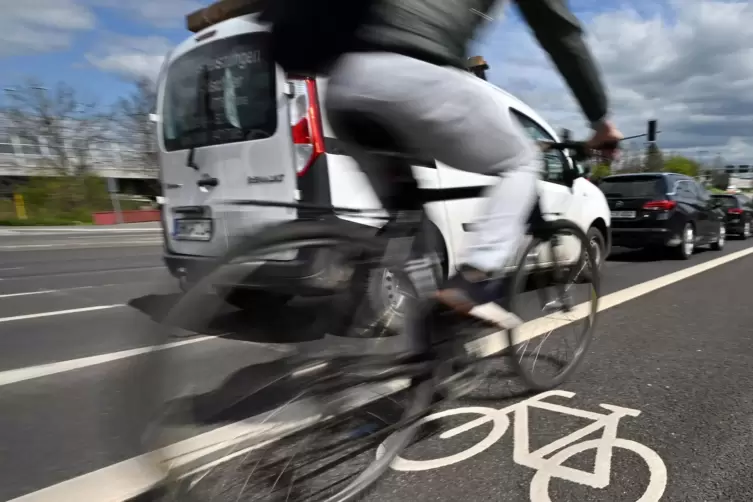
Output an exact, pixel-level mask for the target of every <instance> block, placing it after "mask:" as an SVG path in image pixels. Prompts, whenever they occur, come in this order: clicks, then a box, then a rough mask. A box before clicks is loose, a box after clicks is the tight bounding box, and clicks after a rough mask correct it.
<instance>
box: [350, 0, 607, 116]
mask: <svg viewBox="0 0 753 502" xmlns="http://www.w3.org/2000/svg"><path fill="white" fill-rule="evenodd" d="M352 1H358V0H352ZM515 3H516V5H517V6H518V9H519V10H520V12H521V14H522V15H523V18H524V19H525V20H526V22H527V23H528V25H529V26H530V27H531V29H532V31H533V33H534V35H535V36H536V38H537V39H538V41H539V43H540V44H541V46H542V47H543V48H544V50H545V51H546V52H548V53H549V56H550V57H551V59H552V61H553V62H554V64H555V66H556V67H557V68H558V69H559V71H560V73H562V76H563V77H564V78H565V80H566V81H567V83H568V85H569V86H570V89H572V91H573V94H574V95H575V97H576V99H577V100H578V102H579V103H580V105H581V108H582V109H583V112H584V113H585V115H586V117H588V119H589V120H590V121H591V123H596V122H598V121H600V120H602V119H604V118H605V117H606V115H607V112H608V107H607V97H606V93H605V91H604V86H603V84H602V82H601V78H600V76H599V71H598V68H597V66H596V64H595V62H594V59H593V56H592V55H591V52H590V51H589V49H588V47H587V46H586V44H585V42H584V40H583V29H582V27H581V25H580V22H579V21H578V19H577V18H576V17H575V16H574V15H573V13H572V12H570V9H568V7H567V4H566V3H565V0H518V1H517V2H515ZM496 4H497V0H379V1H378V2H377V7H376V8H375V12H374V14H373V16H372V18H371V20H370V21H369V22H368V23H367V24H366V25H365V26H362V27H361V29H360V30H359V32H358V39H359V47H358V49H359V50H366V51H369V50H376V51H390V52H397V53H400V54H405V55H407V56H411V57H415V58H418V59H422V60H425V61H428V62H431V63H434V64H441V65H451V66H456V67H459V68H464V67H465V61H466V59H467V58H468V56H469V54H468V48H469V45H470V43H471V41H472V40H473V37H474V35H475V34H476V32H477V30H478V28H479V27H480V26H481V25H482V24H483V23H484V22H485V21H487V20H488V19H489V13H490V12H491V9H492V8H493V7H494V6H495V5H496ZM505 49H509V48H506V47H504V48H500V50H505Z"/></svg>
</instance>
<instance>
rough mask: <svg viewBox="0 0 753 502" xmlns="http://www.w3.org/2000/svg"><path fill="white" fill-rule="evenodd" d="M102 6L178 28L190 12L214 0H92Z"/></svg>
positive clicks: (165, 26) (155, 24) (160, 26)
mask: <svg viewBox="0 0 753 502" xmlns="http://www.w3.org/2000/svg"><path fill="white" fill-rule="evenodd" d="M91 1H92V2H94V3H95V4H97V5H99V6H102V7H109V8H112V9H116V10H120V11H123V12H125V13H126V14H127V15H129V16H131V17H132V18H134V19H137V20H140V21H144V22H146V23H148V24H150V25H152V26H155V27H157V28H176V27H179V26H182V25H184V24H185V17H186V15H187V14H188V13H190V12H193V11H195V10H197V9H200V8H202V7H204V6H206V5H209V4H211V3H213V2H212V0H202V1H199V0H91Z"/></svg>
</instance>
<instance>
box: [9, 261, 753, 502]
mask: <svg viewBox="0 0 753 502" xmlns="http://www.w3.org/2000/svg"><path fill="white" fill-rule="evenodd" d="M750 254H753V247H750V248H747V249H744V250H742V251H738V252H735V253H731V254H729V255H725V256H722V257H720V258H716V259H714V260H709V261H707V262H705V263H701V264H698V265H694V266H692V267H688V268H686V269H683V270H680V271H677V272H673V273H671V274H667V275H665V276H663V277H658V278H656V279H653V280H650V281H647V282H645V283H642V284H638V285H635V286H632V287H629V288H626V289H623V290H621V291H617V292H615V293H612V294H609V295H606V296H604V297H602V298H601V301H600V305H599V311H603V310H606V309H608V308H612V307H614V306H617V305H620V304H622V303H625V302H628V301H630V300H633V299H635V298H638V297H640V296H642V295H645V294H648V293H651V292H653V291H656V290H657V289H660V288H663V287H664V286H668V285H670V284H673V283H675V282H678V281H681V280H683V279H687V278H688V277H692V276H694V275H697V274H700V273H702V272H705V271H707V270H710V269H712V268H715V267H718V266H720V265H724V264H725V263H729V262H731V261H734V260H737V259H739V258H742V257H744V256H748V255H750ZM579 308H580V306H579ZM584 310H585V309H583V308H580V310H579V311H578V315H581V316H582V317H585V316H586V315H588V313H587V312H584ZM582 317H580V318H582ZM575 320H577V319H575ZM560 322H561V323H563V324H562V326H564V325H566V324H568V323H569V322H572V321H560ZM548 323H552V321H551V320H548ZM544 328H546V329H544ZM550 329H552V327H551V324H548V325H546V326H542V325H541V324H537V323H536V320H535V321H532V322H530V323H526V324H524V325H523V327H521V329H520V330H519V332H520V335H521V336H522V337H523V338H533V337H534V336H536V335H535V333H538V334H542V333H546V332H548V331H549V330H550ZM482 340H484V342H482V343H479V341H476V342H473V344H471V345H474V346H473V347H469V349H471V348H472V349H474V350H476V351H479V352H480V353H482V354H483V353H487V354H493V353H495V352H498V351H500V350H502V349H503V348H504V345H505V344H506V343H507V335H506V334H505V333H502V332H497V333H493V334H491V335H489V336H487V337H486V338H485V339H482ZM192 341H193V340H192ZM178 343H180V342H178ZM136 350H139V349H136ZM106 356H107V355H104V356H95V357H106ZM126 357H128V356H126ZM54 364H64V363H54ZM72 369H76V368H72ZM15 371H22V370H15ZM62 371H70V370H65V369H64V370H62ZM58 373H59V371H58ZM0 376H1V374H0ZM238 424H243V422H239V423H238ZM238 424H231V425H230V426H227V427H231V426H233V425H235V426H236V427H237V425H238ZM228 430H233V429H228ZM236 430H237V429H236ZM212 432H215V431H212ZM212 432H210V433H206V434H211V433H212ZM234 435H235V436H237V435H238V434H237V432H234ZM196 438H199V439H198V440H199V441H200V443H199V444H203V443H202V442H203V441H205V440H206V438H207V436H204V435H200V436H196V437H195V438H190V439H188V440H185V441H182V442H180V443H176V444H174V445H171V446H170V447H168V448H167V449H166V450H168V451H169V450H170V448H174V447H176V446H177V445H184V444H189V445H190V444H191V443H190V441H191V440H193V439H196ZM186 441H188V443H186ZM179 449H180V448H179ZM191 451H193V450H191ZM154 458H155V457H154V456H153V454H148V455H141V456H138V457H134V458H131V459H129V460H125V461H123V462H120V463H118V464H114V465H111V466H109V467H105V468H103V469H100V470H98V471H93V472H90V473H88V474H84V475H82V476H79V477H76V478H73V479H70V480H68V481H64V482H62V483H59V484H57V485H53V486H50V487H48V488H45V489H42V490H39V491H36V492H33V493H30V494H28V495H25V496H22V497H20V498H16V499H13V500H11V501H9V502H80V501H81V500H92V501H94V500H96V501H98V502H123V501H125V500H128V499H129V498H132V497H133V496H134V495H136V494H139V493H143V492H144V491H147V490H148V489H150V488H151V487H152V486H154V485H155V484H156V483H158V482H159V481H160V480H161V476H162V472H161V470H160V469H159V468H157V467H156V465H155V463H154ZM160 460H163V461H164V458H160Z"/></svg>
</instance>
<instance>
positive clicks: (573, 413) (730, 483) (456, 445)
mask: <svg viewBox="0 0 753 502" xmlns="http://www.w3.org/2000/svg"><path fill="white" fill-rule="evenodd" d="M751 279H753V258H751V257H745V258H742V259H740V260H736V261H734V262H731V263H729V264H726V265H723V266H721V267H718V268H715V269H713V270H711V271H707V272H704V273H702V274H700V275H697V276H694V277H691V278H689V279H686V280H683V281H680V282H678V283H676V284H673V285H670V286H667V287H665V288H662V289H660V290H657V291H655V292H653V293H649V294H647V295H645V296H642V297H639V298H637V299H635V300H632V301H630V302H627V303H625V304H623V305H620V306H617V307H615V308H612V309H609V310H606V311H604V312H602V313H601V314H600V318H599V320H598V331H597V338H596V339H595V340H594V343H593V344H592V345H591V348H590V352H589V354H588V357H587V359H586V362H585V364H584V365H583V366H582V367H581V369H580V371H579V372H578V373H577V374H576V375H575V376H574V377H573V379H572V380H571V381H570V383H567V384H565V385H563V386H562V387H561V388H560V389H558V390H557V391H555V392H554V393H550V394H549V395H547V396H541V395H539V396H536V397H534V398H531V396H530V395H521V394H520V391H521V390H522V389H521V387H520V386H519V385H518V384H517V382H515V381H514V380H512V379H511V378H510V377H505V376H503V375H504V374H506V373H507V372H508V368H507V367H506V365H505V363H504V362H501V361H500V362H497V363H494V364H495V366H494V368H493V372H492V374H491V375H490V377H489V378H488V379H487V380H486V381H485V382H484V383H483V385H481V386H480V387H479V388H478V389H477V390H475V391H474V392H473V393H472V394H471V395H470V396H468V397H467V398H464V399H463V400H461V401H456V402H452V403H450V404H448V405H447V406H445V407H444V409H443V410H442V411H441V412H440V413H443V414H445V415H446V416H444V417H442V418H441V420H438V421H436V422H435V423H437V424H441V427H440V429H439V430H438V431H434V432H433V434H432V436H431V437H429V438H428V439H425V440H423V441H421V442H420V443H418V444H417V445H414V446H413V447H411V448H410V449H409V450H407V451H406V452H404V454H403V455H402V457H401V460H399V461H397V462H396V463H395V464H393V467H394V468H393V469H392V470H391V471H390V473H389V474H388V475H387V476H385V477H384V478H383V479H382V480H380V482H379V483H378V485H377V488H376V490H375V491H374V492H373V493H372V494H371V495H370V496H369V497H368V498H367V499H368V500H374V501H376V500H379V501H386V500H401V501H402V500H414V501H429V500H431V501H445V500H446V501H459V500H468V501H476V500H479V501H481V500H484V501H486V500H505V501H508V500H509V501H525V500H530V501H532V502H548V501H550V500H551V501H554V502H558V501H573V502H576V501H577V502H586V501H594V502H596V501H599V502H602V501H610V502H611V501H615V502H623V501H624V502H633V501H641V502H651V501H656V500H662V501H709V500H725V501H746V500H753V478H751V477H750V475H749V473H750V472H751V467H753V465H751V464H753V461H751V460H750V458H751V455H750V451H751V450H753V418H751V417H753V392H751V390H750V389H751V384H752V383H753V370H751V361H753V343H751V332H752V330H751V326H753V310H751V309H750V306H749V304H748V301H747V298H748V295H749V285H748V284H749V282H750V280H751ZM542 403H543V404H542ZM547 403H550V404H547ZM557 405H559V406H560V407H558V406H557ZM563 407H564V408H563ZM542 408H545V409H542ZM494 410H501V411H496V412H495V411H494ZM596 414H598V415H596ZM596 420H598V421H596ZM588 426H591V429H590V430H589V429H584V428H586V427H588ZM453 429H454V431H453ZM448 431H449V433H448ZM453 432H454V433H455V434H453ZM450 436H451V437H450Z"/></svg>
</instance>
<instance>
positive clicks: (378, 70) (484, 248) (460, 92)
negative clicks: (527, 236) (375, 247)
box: [326, 53, 541, 272]
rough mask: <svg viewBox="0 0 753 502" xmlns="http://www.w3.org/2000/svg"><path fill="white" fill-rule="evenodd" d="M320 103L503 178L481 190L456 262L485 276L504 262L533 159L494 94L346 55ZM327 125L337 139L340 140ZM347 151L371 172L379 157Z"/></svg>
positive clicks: (515, 236)
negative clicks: (375, 119) (481, 199)
mask: <svg viewBox="0 0 753 502" xmlns="http://www.w3.org/2000/svg"><path fill="white" fill-rule="evenodd" d="M326 103H327V107H328V109H329V110H351V111H360V112H364V113H368V114H370V115H371V116H374V117H378V118H379V119H380V120H382V121H383V122H384V123H385V124H388V125H389V126H390V128H391V129H392V130H393V131H395V134H397V135H399V137H400V140H401V142H402V143H403V144H404V145H405V146H406V147H407V148H409V149H410V150H412V151H414V152H416V153H419V154H420V155H421V157H422V158H431V159H436V160H437V161H439V162H441V163H443V164H446V165H448V166H451V167H454V168H456V169H462V170H465V171H470V172H473V173H479V174H487V175H502V174H504V176H503V178H502V179H501V180H500V182H499V183H497V184H496V185H493V186H491V187H490V188H489V190H488V197H487V198H486V200H485V202H484V204H483V206H482V209H481V214H480V215H478V217H477V220H476V222H475V223H474V228H475V230H474V232H471V233H470V235H469V241H468V243H467V246H466V250H465V252H464V254H463V256H461V257H460V261H461V263H467V264H468V265H471V266H473V267H475V268H478V269H481V270H485V271H490V272H491V271H494V270H496V269H498V268H499V267H500V266H502V265H504V264H505V260H506V259H508V257H510V255H511V254H512V253H514V252H515V250H516V246H518V245H519V243H520V241H521V239H522V237H523V233H524V231H525V224H526V220H527V218H528V216H529V214H530V211H531V208H532V206H533V202H534V200H535V195H536V180H537V176H538V171H539V169H540V165H541V164H540V158H541V155H540V153H539V151H538V148H537V147H536V145H535V143H534V142H533V140H531V139H530V138H529V137H528V136H527V135H526V133H525V131H524V130H523V128H522V127H521V126H520V125H518V124H517V123H516V122H515V119H514V118H513V117H512V116H511V114H510V110H509V109H508V107H507V104H506V103H505V99H504V96H503V95H502V94H501V93H500V92H499V91H497V90H495V89H494V88H493V87H491V86H490V85H489V84H488V83H486V82H484V81H483V80H481V79H479V78H478V77H475V76H474V75H472V74H470V73H467V72H464V71H462V70H459V69H455V68H450V67H440V66H436V65H432V64H429V63H425V62H423V61H419V60H416V59H413V58H409V57H406V56H402V55H398V54H393V53H365V54H351V55H346V56H344V57H343V58H342V60H341V62H340V63H338V65H337V67H336V69H335V71H334V72H333V73H332V74H331V76H330V81H329V84H328V89H327V96H326ZM333 127H334V128H335V131H334V132H335V134H337V135H338V136H339V137H341V138H342V137H346V136H347V132H346V131H342V134H341V133H340V132H338V131H337V128H336V126H335V124H334V123H333ZM349 150H350V151H349V153H350V154H351V155H353V157H354V158H355V160H356V161H357V162H358V163H359V165H361V167H362V168H364V169H367V168H368V169H370V170H371V171H374V170H375V169H378V168H379V166H378V165H375V164H376V163H378V162H380V160H379V158H376V157H373V156H370V155H369V154H368V153H366V152H365V151H364V150H360V149H359V148H358V147H357V145H349ZM375 189H377V194H379V189H378V188H377V187H375Z"/></svg>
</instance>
